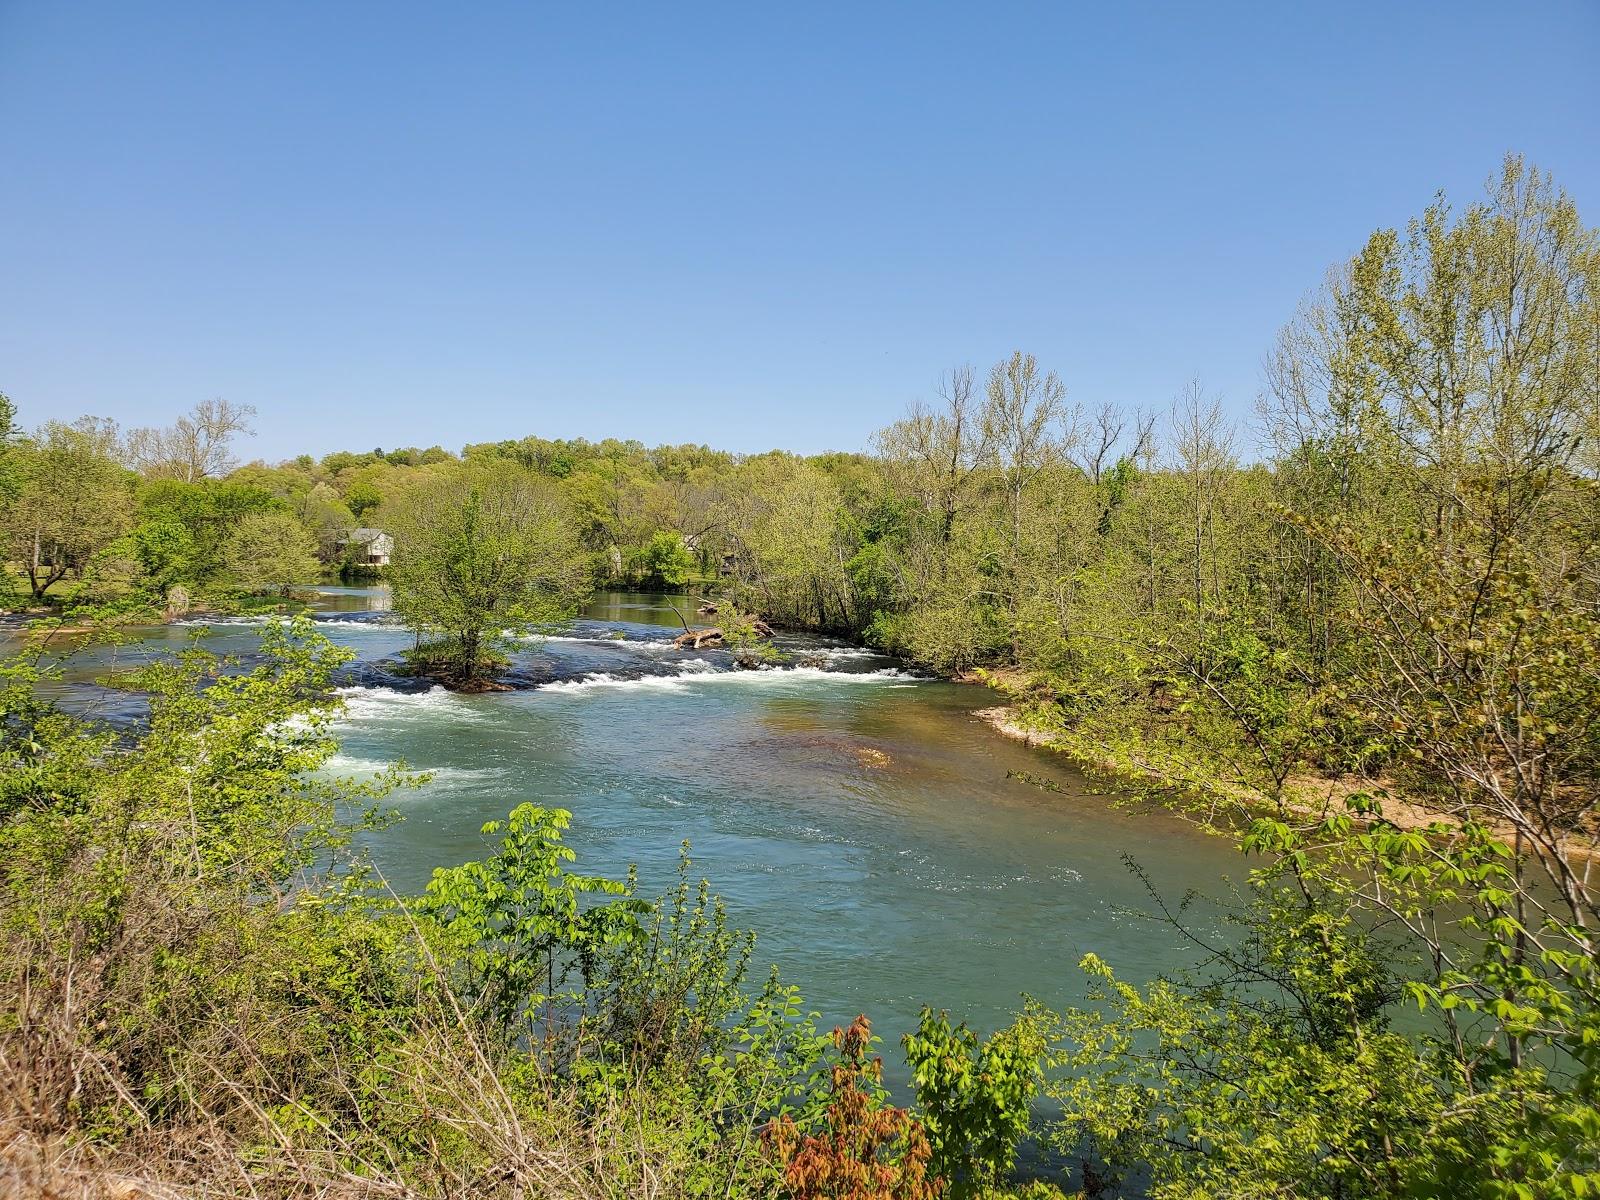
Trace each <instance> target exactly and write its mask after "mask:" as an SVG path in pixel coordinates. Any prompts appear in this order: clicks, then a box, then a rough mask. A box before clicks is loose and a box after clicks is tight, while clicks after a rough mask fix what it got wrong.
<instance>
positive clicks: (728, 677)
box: [538, 662, 918, 693]
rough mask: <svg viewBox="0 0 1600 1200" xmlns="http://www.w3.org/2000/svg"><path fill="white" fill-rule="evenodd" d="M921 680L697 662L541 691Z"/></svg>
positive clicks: (890, 670)
mask: <svg viewBox="0 0 1600 1200" xmlns="http://www.w3.org/2000/svg"><path fill="white" fill-rule="evenodd" d="M917 679H918V676H916V675H912V674H909V673H908V672H906V671H902V670H900V669H899V668H898V667H886V668H884V669H883V670H881V671H829V670H825V669H824V668H822V667H758V668H756V669H755V670H753V671H717V670H713V669H712V668H711V665H710V664H709V663H706V662H696V663H694V664H693V665H691V664H690V663H684V664H683V669H681V670H680V671H679V673H678V674H676V675H644V676H640V677H638V678H633V679H630V678H625V677H622V676H618V675H614V674H612V673H611V672H609V671H599V672H596V673H595V674H592V675H585V676H584V677H583V678H582V679H563V680H559V681H557V682H555V683H547V684H544V685H542V686H541V687H540V688H539V689H538V690H539V691H541V692H563V693H567V692H586V691H598V690H616V691H646V692H649V691H655V692H682V691H689V690H691V689H693V688H695V687H697V686H699V685H701V684H707V683H717V684H728V685H737V686H746V687H763V686H764V687H782V686H785V685H788V684H794V683H811V682H818V681H826V682H828V683H853V684H883V683H890V682H891V681H896V680H910V681H913V682H911V683H900V684H899V686H901V687H911V686H914V681H916V680H917Z"/></svg>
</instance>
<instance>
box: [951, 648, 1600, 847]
mask: <svg viewBox="0 0 1600 1200" xmlns="http://www.w3.org/2000/svg"><path fill="white" fill-rule="evenodd" d="M953 681H954V682H957V683H982V684H985V685H986V686H988V687H990V688H992V689H993V690H994V691H996V692H997V693H999V694H1000V695H1002V696H1004V695H1005V691H1004V686H1005V685H1004V683H1003V682H999V681H996V680H994V679H992V678H972V677H961V676H957V677H954V680H953ZM972 715H973V716H974V717H977V718H978V719H979V720H981V721H983V722H984V723H985V724H986V725H988V726H989V727H990V728H991V729H993V730H994V731H995V732H996V733H998V734H1000V735H1001V736H1002V737H1007V738H1011V739H1013V740H1015V741H1020V742H1022V743H1023V744H1024V745H1027V746H1031V747H1033V748H1035V749H1039V750H1047V751H1050V752H1051V753H1053V754H1059V755H1061V756H1062V757H1063V758H1065V759H1067V760H1068V761H1069V762H1071V763H1073V764H1074V765H1075V766H1077V767H1078V768H1079V769H1080V770H1087V771H1093V772H1097V773H1100V774H1103V775H1107V776H1109V777H1111V778H1113V779H1117V780H1121V781H1123V782H1124V783H1126V784H1127V785H1129V786H1130V787H1133V786H1138V785H1140V784H1157V785H1160V786H1163V787H1165V788H1167V789H1168V790H1169V791H1172V792H1178V791H1181V790H1182V788H1181V786H1179V785H1174V784H1169V783H1166V782H1165V781H1163V780H1162V779H1161V777H1160V775H1158V774H1157V773H1156V771H1155V770H1154V769H1153V768H1152V769H1147V770H1144V771H1135V770H1130V769H1129V768H1128V767H1126V766H1124V765H1123V764H1120V763H1113V762H1111V761H1110V760H1107V759H1102V760H1098V761H1097V760H1093V759H1086V758H1084V757H1083V756H1082V755H1081V754H1078V753H1076V752H1075V751H1073V750H1070V749H1068V748H1067V747H1065V746H1063V745H1061V744H1060V742H1059V741H1058V740H1057V739H1056V738H1055V737H1054V736H1053V735H1052V734H1050V733H1049V732H1047V731H1045V730H1041V729H1035V728H1032V727H1030V726H1029V725H1027V724H1025V723H1024V722H1023V721H1022V719H1021V712H1020V711H1019V709H1018V708H1017V706H1016V705H1015V704H1011V703H1006V704H997V705H991V706H990V707H987V708H980V709H974V710H973V712H972ZM1388 786H1389V785H1388V784H1387V783H1386V782H1384V781H1382V780H1367V779H1359V778H1357V777H1337V778H1328V777H1323V776H1313V775H1304V776H1294V777H1291V778H1290V779H1289V781H1288V783H1287V786H1286V787H1285V792H1286V793H1287V798H1288V800H1289V804H1290V807H1291V808H1292V809H1293V811H1295V812H1297V813H1300V814H1301V815H1303V816H1306V817H1313V816H1316V815H1317V814H1318V813H1319V812H1320V811H1322V809H1323V808H1324V806H1326V805H1329V804H1331V803H1332V802H1334V801H1336V800H1337V799H1339V798H1340V797H1342V796H1348V795H1350V794H1352V793H1355V792H1357V791H1362V790H1366V789H1368V788H1372V787H1382V788H1385V789H1386V790H1387V789H1388ZM1219 790H1220V791H1222V792H1223V793H1224V794H1228V793H1231V795H1229V796H1228V798H1229V799H1230V800H1231V801H1232V802H1233V803H1236V804H1238V805H1239V806H1240V807H1241V808H1243V809H1245V810H1246V811H1250V810H1252V809H1259V810H1265V811H1267V812H1271V811H1273V810H1272V808H1271V805H1270V802H1268V801H1264V800H1263V801H1261V802H1259V803H1256V804H1252V803H1251V802H1250V799H1251V798H1250V797H1249V796H1248V795H1246V794H1244V785H1242V784H1239V785H1231V786H1230V785H1219ZM1312 792H1320V793H1321V796H1320V797H1318V798H1316V799H1317V800H1318V802H1315V803H1314V802H1312V801H1313V797H1312V796H1310V795H1308V793H1312ZM1297 793H1298V797H1297ZM1382 805H1383V807H1382V811H1381V814H1380V816H1379V818H1378V819H1381V820H1383V821H1385V822H1386V823H1388V824H1390V825H1393V826H1395V827H1396V828H1398V829H1402V830H1405V831H1407V832H1420V831H1424V830H1427V829H1429V828H1431V827H1432V826H1433V825H1435V824H1437V823H1439V822H1441V821H1443V822H1448V821H1450V820H1452V819H1453V818H1455V817H1456V816H1457V815H1458V814H1453V813H1450V812H1442V811H1438V810H1435V809H1430V808H1427V807H1425V806H1424V805H1421V804H1418V803H1415V802H1414V801H1410V800H1406V799H1404V798H1402V797H1400V796H1399V795H1396V794H1394V793H1393V792H1391V793H1390V794H1389V795H1388V796H1387V797H1385V798H1384V799H1383V801H1382ZM1352 820H1353V821H1354V823H1355V824H1356V825H1358V826H1359V827H1361V828H1370V827H1371V826H1372V825H1373V824H1374V823H1375V820H1374V818H1371V817H1362V816H1356V815H1354V814H1352ZM1490 828H1491V829H1492V830H1493V831H1494V833H1495V834H1496V836H1498V837H1500V838H1502V839H1503V840H1506V841H1514V840H1515V837H1516V834H1515V831H1514V830H1513V829H1512V828H1511V827H1510V826H1507V825H1505V824H1503V823H1500V822H1491V823H1490ZM1566 853H1567V855H1569V856H1570V857H1571V858H1573V859H1576V860H1578V861H1582V862H1594V861H1600V838H1596V839H1593V840H1591V841H1589V842H1588V843H1584V842H1582V841H1580V840H1577V839H1573V840H1572V841H1571V842H1570V843H1569V844H1568V845H1567V847H1566Z"/></svg>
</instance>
